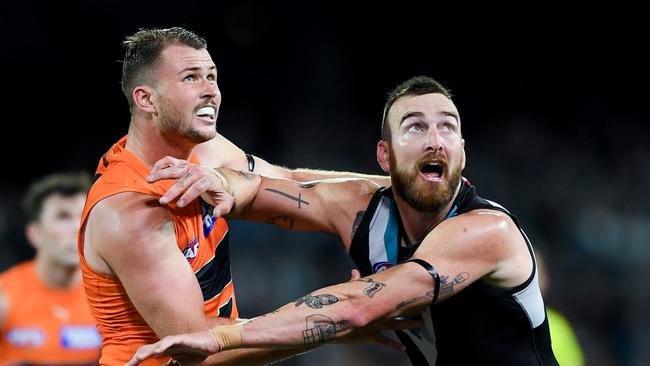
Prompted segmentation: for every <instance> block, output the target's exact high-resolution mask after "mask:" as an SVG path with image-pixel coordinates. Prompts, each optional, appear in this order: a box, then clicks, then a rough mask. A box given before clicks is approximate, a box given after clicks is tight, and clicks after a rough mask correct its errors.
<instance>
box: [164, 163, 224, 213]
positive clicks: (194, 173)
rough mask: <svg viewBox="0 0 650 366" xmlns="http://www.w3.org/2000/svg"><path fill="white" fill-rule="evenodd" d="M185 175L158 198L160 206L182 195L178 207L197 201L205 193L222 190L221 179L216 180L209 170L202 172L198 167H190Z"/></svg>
mask: <svg viewBox="0 0 650 366" xmlns="http://www.w3.org/2000/svg"><path fill="white" fill-rule="evenodd" d="M185 170H186V172H185V175H183V176H182V177H181V178H180V179H178V180H177V181H176V182H175V183H174V184H173V185H172V186H171V187H170V188H169V189H168V190H167V192H165V194H164V195H163V196H162V197H160V200H159V201H160V204H163V205H165V204H167V203H169V202H171V201H173V200H174V199H176V198H177V197H178V196H180V195H181V194H183V195H182V196H181V197H180V199H179V200H178V202H177V203H176V204H177V205H178V206H179V207H183V206H185V205H186V204H187V203H188V202H192V201H194V200H195V199H197V198H198V197H199V196H200V195H201V193H204V192H206V191H213V192H219V191H220V190H222V186H221V179H217V177H215V176H214V174H212V173H211V170H207V171H206V170H204V168H202V167H200V166H198V165H190V166H189V167H188V168H186V169H185Z"/></svg>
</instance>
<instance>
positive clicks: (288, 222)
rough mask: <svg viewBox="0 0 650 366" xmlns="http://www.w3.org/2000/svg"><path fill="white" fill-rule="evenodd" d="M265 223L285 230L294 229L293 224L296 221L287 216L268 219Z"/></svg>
mask: <svg viewBox="0 0 650 366" xmlns="http://www.w3.org/2000/svg"><path fill="white" fill-rule="evenodd" d="M264 222H266V223H267V224H271V225H277V226H279V227H282V228H285V229H293V224H294V223H295V222H296V220H294V219H292V218H291V217H287V216H275V217H269V218H267V219H266V220H264Z"/></svg>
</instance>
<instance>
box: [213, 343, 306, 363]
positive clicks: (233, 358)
mask: <svg viewBox="0 0 650 366" xmlns="http://www.w3.org/2000/svg"><path fill="white" fill-rule="evenodd" d="M313 349H314V347H302V348H293V349H265V348H246V349H233V350H229V351H223V352H219V353H217V354H215V355H212V356H211V357H209V358H207V359H206V360H205V361H203V362H202V363H201V366H212V365H226V366H256V365H268V364H271V363H275V362H278V361H282V360H284V359H287V358H291V357H294V356H297V355H300V354H302V353H305V352H309V351H311V350H313Z"/></svg>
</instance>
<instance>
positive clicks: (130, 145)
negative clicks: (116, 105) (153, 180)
mask: <svg viewBox="0 0 650 366" xmlns="http://www.w3.org/2000/svg"><path fill="white" fill-rule="evenodd" d="M152 125H155V122H154V121H153V120H152V119H147V120H138V119H136V118H135V117H132V118H131V124H130V125H129V133H128V137H127V140H126V146H125V147H126V149H127V150H129V151H131V152H132V153H133V154H135V156H137V157H138V158H139V159H140V160H142V162H144V163H145V164H146V165H148V166H153V165H154V163H155V162H157V161H158V160H160V159H161V158H163V157H165V156H172V157H175V158H177V159H184V160H189V158H190V155H191V154H192V149H193V148H194V146H195V145H196V144H194V143H191V142H188V141H187V140H186V139H184V138H182V137H180V136H179V135H178V134H170V133H169V132H165V131H162V130H161V129H160V128H158V127H157V126H156V127H150V126H152Z"/></svg>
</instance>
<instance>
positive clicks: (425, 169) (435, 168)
mask: <svg viewBox="0 0 650 366" xmlns="http://www.w3.org/2000/svg"><path fill="white" fill-rule="evenodd" d="M444 171H445V170H444V168H443V166H442V164H441V163H439V162H434V161H432V162H428V163H425V164H423V165H422V166H421V167H420V174H421V175H422V176H423V177H424V179H426V180H431V181H440V180H442V177H443V175H444Z"/></svg>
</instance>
